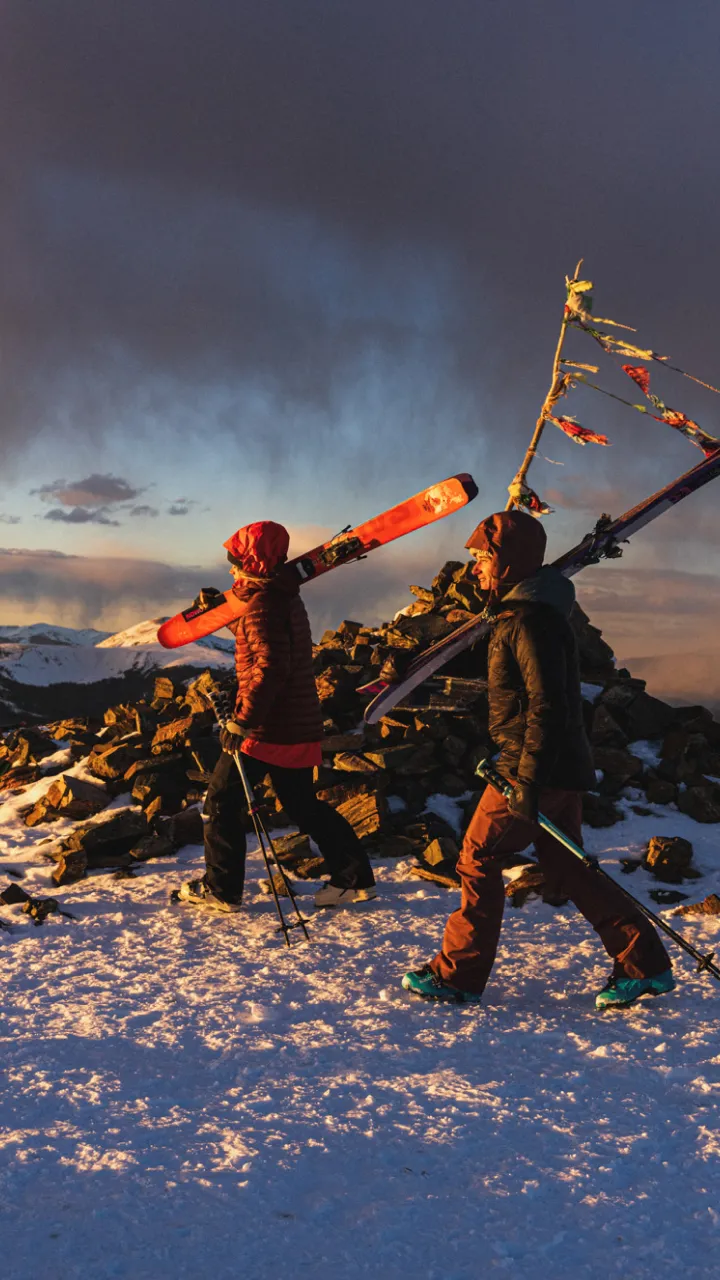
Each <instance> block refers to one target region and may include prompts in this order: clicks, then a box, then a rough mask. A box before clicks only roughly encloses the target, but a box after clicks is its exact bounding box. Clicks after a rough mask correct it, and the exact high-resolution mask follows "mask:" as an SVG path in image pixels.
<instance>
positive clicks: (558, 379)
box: [505, 258, 584, 511]
mask: <svg viewBox="0 0 720 1280" xmlns="http://www.w3.org/2000/svg"><path fill="white" fill-rule="evenodd" d="M583 261H584V259H583V258H581V259H580V261H579V262H578V264H577V266H576V268H575V274H574V276H573V278H572V280H568V281H567V285H568V289H570V286H571V285H573V284H575V283H576V282H577V281H578V280H579V279H580V268H581V266H582V264H583ZM570 315H571V313H570V312H569V311H568V309H567V306H565V307H564V308H563V318H562V324H561V325H560V337H559V338H558V344H557V347H556V349H555V359H554V360H553V371H552V381H551V383H550V390H549V391H548V393H547V395H546V397H545V400H544V401H543V406H542V409H541V410H540V417H539V418H538V420H537V422H536V423H535V430H534V431H533V434H532V439H531V441H530V444H529V445H528V448H527V453H526V454H525V457H524V458H523V461H522V465H521V467H520V470H519V471H518V473H517V475H516V476H515V478H514V480H513V481H512V483H511V485H510V487H509V493H510V497H509V498H508V500H507V504H506V507H505V510H506V511H511V510H512V508H513V507H514V506H515V505H516V501H517V499H519V497H520V494H521V493H522V489H523V485H524V484H525V477H526V476H527V473H528V471H529V469H530V463H531V462H532V460H533V458H534V457H535V454H536V453H537V447H538V444H539V443H540V437H541V435H542V433H543V427H544V426H545V422H546V421H547V418H548V416H549V415H550V414H551V413H552V411H553V409H554V408H555V405H556V404H557V402H558V400H559V399H560V396H561V395H562V393H563V388H564V382H563V374H562V373H561V372H560V359H561V357H562V349H563V344H564V342H565V334H566V333H567V327H568V323H569V321H570Z"/></svg>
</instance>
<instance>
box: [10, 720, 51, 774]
mask: <svg viewBox="0 0 720 1280" xmlns="http://www.w3.org/2000/svg"><path fill="white" fill-rule="evenodd" d="M5 746H6V747H7V748H8V749H9V751H10V757H9V762H10V768H12V769H17V768H22V767H23V766H24V765H31V764H39V763H40V761H41V760H44V759H45V758H46V757H47V756H51V755H54V754H55V752H56V751H57V749H58V748H57V743H56V742H54V741H53V739H52V738H51V737H50V734H49V733H43V732H42V730H40V729H33V728H31V727H29V726H28V727H26V728H24V729H14V730H13V731H12V732H11V733H10V734H8V737H7V738H6V739H5Z"/></svg>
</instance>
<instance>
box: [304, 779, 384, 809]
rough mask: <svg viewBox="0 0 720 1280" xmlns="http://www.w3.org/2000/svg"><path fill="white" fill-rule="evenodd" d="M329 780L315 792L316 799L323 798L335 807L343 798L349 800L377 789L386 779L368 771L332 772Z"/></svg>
mask: <svg viewBox="0 0 720 1280" xmlns="http://www.w3.org/2000/svg"><path fill="white" fill-rule="evenodd" d="M329 773H330V775H331V780H330V782H329V783H328V782H326V783H325V784H324V785H322V786H320V787H319V788H318V789H317V790H316V792H315V794H316V796H317V798H318V800H325V801H326V803H327V804H331V805H332V807H333V809H337V807H338V805H341V804H343V803H344V801H345V800H351V799H352V798H353V796H364V795H368V793H370V792H373V791H375V790H377V788H378V787H379V786H385V785H387V780H383V776H382V774H381V773H380V772H378V773H374V774H368V773H333V772H332V770H330V771H329Z"/></svg>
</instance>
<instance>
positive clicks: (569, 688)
mask: <svg viewBox="0 0 720 1280" xmlns="http://www.w3.org/2000/svg"><path fill="white" fill-rule="evenodd" d="M545 542H546V537H545V530H544V529H543V527H542V525H541V524H539V523H538V521H537V520H535V519H534V518H533V517H532V516H529V515H526V514H525V513H524V512H521V511H503V512H500V513H499V514H496V515H492V516H489V517H488V518H487V519H486V520H483V521H482V522H481V523H480V524H479V525H478V527H477V529H476V530H475V531H474V533H473V534H472V536H471V538H470V539H469V541H468V542H467V544H466V545H467V547H468V548H469V549H470V550H471V552H472V554H473V556H474V557H475V559H476V560H477V567H476V569H475V570H474V572H475V574H476V576H477V577H478V578H479V580H480V585H481V587H482V588H483V590H484V591H486V592H487V593H488V602H489V609H488V612H489V616H490V619H491V636H490V644H489V649H488V698H489V729H490V735H491V737H492V739H493V741H494V743H495V746H496V747H497V748H498V749H499V756H498V758H497V760H496V768H497V770H498V772H499V773H500V774H501V775H502V776H503V777H504V778H505V779H507V780H508V781H509V782H511V783H513V784H514V791H513V795H512V799H511V800H510V801H507V800H506V799H505V798H504V796H503V795H502V794H501V793H500V792H499V791H497V790H496V789H495V788H494V787H492V786H488V787H487V788H486V790H485V791H484V793H483V795H482V798H481V800H480V803H479V805H478V807H477V809H476V811H475V814H474V816H473V818H472V820H471V822H470V825H469V827H468V830H467V833H466V835H465V839H464V842H463V846H462V850H461V853H460V858H459V860H458V864H457V870H458V873H459V875H460V879H461V884H462V899H461V904H460V908H459V910H458V911H455V912H454V913H453V914H452V915H451V916H450V918H449V920H448V922H447V925H446V927H445V936H444V939H443V944H442V948H441V950H440V952H439V954H438V955H437V956H435V958H434V960H432V961H431V962H430V963H429V964H427V965H425V966H423V968H421V969H419V970H417V971H415V972H410V973H406V974H405V976H404V978H403V986H404V987H405V988H406V990H409V991H413V992H415V993H416V994H417V995H421V996H426V997H429V998H434V999H438V1000H452V1001H458V1002H462V1001H474V1002H476V1001H479V1000H480V997H481V995H482V992H483V991H484V989H485V985H486V983H487V981H488V978H489V976H490V971H491V969H492V966H493V962H494V960H495V953H496V950H497V945H498V939H499V935H500V925H501V922H502V913H503V904H504V897H505V895H504V889H503V881H502V858H503V855H505V854H509V853H519V852H521V851H522V850H524V849H526V848H527V847H528V845H530V844H532V843H534V845H535V850H536V854H537V859H538V862H539V863H540V866H541V867H542V869H543V871H544V872H545V873H546V876H547V878H548V880H549V881H551V882H552V884H553V888H554V889H555V888H557V889H558V891H559V892H561V893H562V894H563V895H564V896H566V897H568V898H570V899H571V900H572V901H573V902H574V903H575V905H576V906H577V907H578V909H579V910H580V911H581V912H582V914H583V915H584V916H585V919H586V920H588V921H589V923H590V924H591V925H592V926H593V928H594V929H595V931H596V932H597V933H598V934H599V936H600V938H601V940H602V942H603V944H604V946H605V949H606V951H607V952H608V953H609V955H610V956H612V958H613V960H614V968H613V974H612V977H611V978H610V981H609V982H608V984H607V986H606V987H605V988H603V990H602V991H601V992H599V993H598V995H597V997H596V1004H597V1006H598V1007H599V1008H601V1007H602V1008H604V1007H605V1006H607V1005H611V1004H612V1005H626V1004H630V1003H632V1001H633V1000H635V999H637V998H638V996H640V995H643V994H653V995H658V994H662V993H663V992H665V991H669V990H671V989H672V987H673V986H674V981H673V977H672V973H671V968H670V960H669V958H668V955H667V952H666V951H665V948H664V947H663V945H662V943H661V942H660V939H659V937H658V935H657V934H656V932H655V930H654V929H653V928H652V926H651V925H650V924H649V922H648V921H647V920H646V919H645V917H644V916H643V915H642V914H641V913H640V912H639V911H637V910H636V909H634V908H632V906H631V904H629V903H628V900H627V899H626V898H625V897H624V896H623V894H622V893H621V891H620V890H619V889H617V890H616V889H614V888H613V886H612V885H610V884H608V883H607V881H605V880H604V879H601V878H600V877H599V876H597V875H596V874H595V872H594V870H593V868H592V867H591V866H589V865H588V864H585V863H583V862H581V861H580V860H579V859H578V858H577V857H576V856H575V855H573V854H572V853H570V851H569V850H567V849H566V848H565V847H564V845H562V844H560V843H559V841H557V840H555V839H553V837H552V836H550V835H549V834H548V833H547V832H545V831H544V830H543V829H542V828H541V827H539V826H538V824H537V816H538V809H541V810H542V812H543V813H544V814H545V815H546V816H547V817H548V818H550V819H551V821H552V822H554V823H555V825H556V826H558V827H559V828H560V829H561V830H562V831H564V832H565V833H566V834H567V835H568V836H570V837H571V839H572V840H574V841H575V842H576V843H577V844H581V842H582V825H581V824H582V792H583V791H585V790H588V789H590V788H591V787H594V786H595V771H594V768H593V762H592V755H591V752H590V746H589V743H588V740H587V737H586V734H585V728H584V724H583V713H582V696H581V690H580V675H579V668H578V657H577V648H576V644H575V638H574V634H573V631H572V628H571V626H570V623H569V621H568V617H569V614H570V611H571V609H572V606H573V603H574V600H575V590H574V588H573V586H572V583H571V582H569V581H568V580H567V579H566V578H564V577H563V576H562V574H561V573H560V572H559V571H558V570H557V569H554V568H553V567H552V566H551V565H545V566H543V563H542V562H543V556H544V553H545Z"/></svg>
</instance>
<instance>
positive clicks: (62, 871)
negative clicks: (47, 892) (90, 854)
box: [52, 849, 88, 886]
mask: <svg viewBox="0 0 720 1280" xmlns="http://www.w3.org/2000/svg"><path fill="white" fill-rule="evenodd" d="M87 865H88V858H87V854H86V852H85V850H84V849H74V850H70V849H68V850H67V851H66V852H64V853H62V854H61V855H60V857H59V859H58V861H57V863H56V864H55V868H54V870H53V873H52V882H53V884H55V885H58V886H59V885H62V884H74V883H75V881H76V880H83V879H84V878H85V876H86V875H87Z"/></svg>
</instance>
